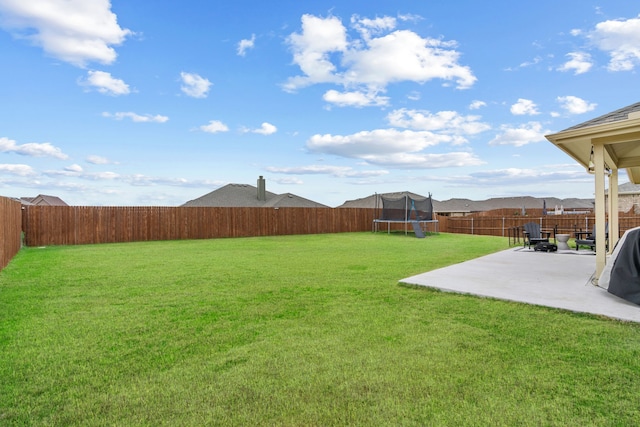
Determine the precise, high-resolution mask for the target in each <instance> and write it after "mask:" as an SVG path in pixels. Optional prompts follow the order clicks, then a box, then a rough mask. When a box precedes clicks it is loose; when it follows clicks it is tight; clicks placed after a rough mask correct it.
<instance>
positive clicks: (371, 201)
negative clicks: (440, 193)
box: [338, 191, 426, 209]
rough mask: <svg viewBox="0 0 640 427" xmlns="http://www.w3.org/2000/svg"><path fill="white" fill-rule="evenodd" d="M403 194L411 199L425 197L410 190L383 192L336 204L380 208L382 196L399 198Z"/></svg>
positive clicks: (346, 206)
mask: <svg viewBox="0 0 640 427" xmlns="http://www.w3.org/2000/svg"><path fill="white" fill-rule="evenodd" d="M404 196H409V197H411V198H412V199H416V200H417V199H426V197H425V196H421V195H420V194H416V193H412V192H410V191H401V192H396V193H383V194H372V195H370V196H367V197H363V198H361V199H354V200H347V201H346V202H344V203H343V204H342V205H340V206H338V207H339V208H371V209H375V208H382V201H381V200H380V199H381V198H382V197H386V198H389V199H399V198H401V197H404Z"/></svg>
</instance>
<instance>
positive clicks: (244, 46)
mask: <svg viewBox="0 0 640 427" xmlns="http://www.w3.org/2000/svg"><path fill="white" fill-rule="evenodd" d="M255 42H256V35H255V34H251V38H250V39H243V40H240V42H239V43H238V51H237V52H238V55H239V56H245V55H246V54H247V50H249V49H253V46H254V44H255Z"/></svg>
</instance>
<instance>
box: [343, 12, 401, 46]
mask: <svg viewBox="0 0 640 427" xmlns="http://www.w3.org/2000/svg"><path fill="white" fill-rule="evenodd" d="M351 25H352V26H353V28H355V29H356V30H357V31H358V32H359V33H360V34H361V35H362V37H363V38H364V39H367V40H368V39H370V38H371V36H372V35H376V34H382V33H384V32H385V31H390V30H393V29H394V28H396V18H393V17H391V16H383V17H377V18H374V19H370V18H360V17H359V16H358V15H353V16H352V17H351Z"/></svg>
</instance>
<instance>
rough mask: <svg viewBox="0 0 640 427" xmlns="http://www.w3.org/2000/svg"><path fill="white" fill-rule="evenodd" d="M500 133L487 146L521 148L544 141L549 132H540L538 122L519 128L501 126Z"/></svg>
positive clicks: (540, 127)
mask: <svg viewBox="0 0 640 427" xmlns="http://www.w3.org/2000/svg"><path fill="white" fill-rule="evenodd" d="M500 131H501V133H500V134H498V135H496V137H495V138H493V139H492V140H491V141H489V145H513V146H515V147H521V146H523V145H527V144H530V143H533V142H540V141H545V137H544V135H545V134H548V133H551V131H549V130H544V131H543V130H542V124H540V123H539V122H529V123H526V124H523V125H520V126H519V127H515V128H514V127H511V126H508V125H503V126H501V127H500Z"/></svg>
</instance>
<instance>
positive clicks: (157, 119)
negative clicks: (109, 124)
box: [102, 112, 169, 123]
mask: <svg viewBox="0 0 640 427" xmlns="http://www.w3.org/2000/svg"><path fill="white" fill-rule="evenodd" d="M102 116H103V117H111V118H114V119H116V120H122V119H125V118H128V119H131V120H132V121H134V122H137V123H149V122H153V123H165V122H166V121H168V120H169V117H167V116H161V115H159V114H157V115H155V116H152V115H151V114H144V115H140V114H136V113H132V112H117V113H113V114H112V113H107V112H104V113H102Z"/></svg>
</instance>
